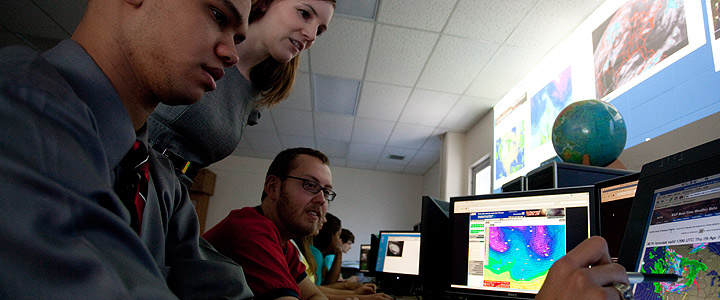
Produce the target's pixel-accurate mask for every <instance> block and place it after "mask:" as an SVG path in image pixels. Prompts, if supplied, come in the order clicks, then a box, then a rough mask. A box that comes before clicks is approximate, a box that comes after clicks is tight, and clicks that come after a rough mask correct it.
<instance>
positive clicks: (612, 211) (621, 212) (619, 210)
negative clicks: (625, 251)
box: [595, 173, 640, 260]
mask: <svg viewBox="0 0 720 300" xmlns="http://www.w3.org/2000/svg"><path fill="white" fill-rule="evenodd" d="M639 178H640V173H633V174H630V175H625V176H620V177H616V178H612V179H609V180H605V181H601V182H598V183H596V184H595V190H596V193H597V198H598V199H599V200H600V201H599V203H600V208H599V209H598V212H599V213H600V215H599V216H598V221H599V223H600V224H599V233H600V236H602V237H603V238H605V240H606V241H607V243H608V251H609V252H610V257H611V258H612V259H613V260H617V257H618V254H620V244H622V238H623V234H624V233H625V228H626V227H627V221H628V218H629V217H630V209H631V208H632V203H633V198H635V190H636V189H637V184H638V179H639Z"/></svg>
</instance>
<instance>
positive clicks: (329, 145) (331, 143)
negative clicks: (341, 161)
mask: <svg viewBox="0 0 720 300" xmlns="http://www.w3.org/2000/svg"><path fill="white" fill-rule="evenodd" d="M348 144H349V143H348V142H346V141H336V140H329V139H317V149H318V150H320V151H321V152H322V153H325V155H327V156H328V157H347V151H348Z"/></svg>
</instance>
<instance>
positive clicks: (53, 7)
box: [32, 0, 87, 33]
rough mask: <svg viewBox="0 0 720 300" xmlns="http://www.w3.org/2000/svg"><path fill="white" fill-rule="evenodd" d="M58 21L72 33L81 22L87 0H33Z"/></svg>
mask: <svg viewBox="0 0 720 300" xmlns="http://www.w3.org/2000/svg"><path fill="white" fill-rule="evenodd" d="M32 1H33V2H35V3H37V5H38V6H39V7H41V8H42V10H44V11H45V12H46V13H47V14H48V15H49V16H50V18H51V19H53V20H54V21H55V22H57V23H58V24H59V25H60V26H61V27H62V28H63V29H64V30H65V31H66V32H69V33H72V32H73V31H75V28H77V26H78V24H80V20H81V19H82V17H83V14H84V12H85V8H86V7H87V0H63V1H57V0H32Z"/></svg>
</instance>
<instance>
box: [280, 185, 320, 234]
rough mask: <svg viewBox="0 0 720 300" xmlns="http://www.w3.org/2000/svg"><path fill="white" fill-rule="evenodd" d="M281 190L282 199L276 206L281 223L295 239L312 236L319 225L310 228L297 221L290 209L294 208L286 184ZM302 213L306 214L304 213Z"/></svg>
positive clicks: (315, 224)
mask: <svg viewBox="0 0 720 300" xmlns="http://www.w3.org/2000/svg"><path fill="white" fill-rule="evenodd" d="M280 188H281V190H282V192H281V193H280V197H279V198H278V200H277V202H276V204H275V205H276V207H275V209H276V210H277V212H278V216H279V217H280V222H282V224H283V227H285V230H287V231H288V232H289V233H290V234H291V235H292V236H293V237H301V236H306V235H308V234H312V233H313V232H314V231H315V229H317V227H318V226H319V225H318V223H317V222H315V223H314V224H313V225H312V226H309V227H308V226H307V225H305V224H302V223H300V222H299V221H298V220H296V219H295V216H294V215H293V211H292V210H291V209H290V207H291V206H292V200H291V199H290V195H289V194H288V193H287V192H286V191H285V183H282V185H281V186H280ZM303 209H304V208H303ZM302 213H305V212H304V211H303V212H302Z"/></svg>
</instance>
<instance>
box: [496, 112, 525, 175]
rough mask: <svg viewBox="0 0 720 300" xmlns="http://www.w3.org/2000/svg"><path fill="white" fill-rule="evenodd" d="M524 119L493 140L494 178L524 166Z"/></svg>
mask: <svg viewBox="0 0 720 300" xmlns="http://www.w3.org/2000/svg"><path fill="white" fill-rule="evenodd" d="M524 128H525V121H520V123H519V124H518V125H517V126H515V127H512V128H511V129H510V130H509V131H508V132H506V133H504V134H503V135H502V136H500V138H499V139H497V140H495V153H496V155H497V157H496V158H495V180H498V179H500V178H505V177H508V175H510V174H512V173H515V172H517V171H518V170H520V169H522V168H523V167H524V166H525V129H524Z"/></svg>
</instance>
